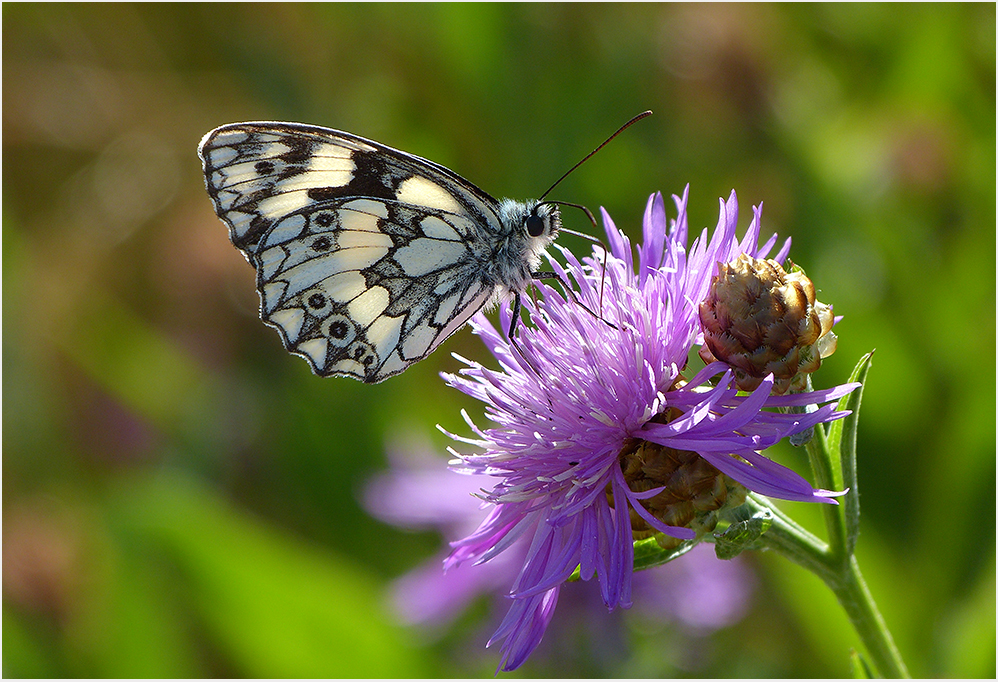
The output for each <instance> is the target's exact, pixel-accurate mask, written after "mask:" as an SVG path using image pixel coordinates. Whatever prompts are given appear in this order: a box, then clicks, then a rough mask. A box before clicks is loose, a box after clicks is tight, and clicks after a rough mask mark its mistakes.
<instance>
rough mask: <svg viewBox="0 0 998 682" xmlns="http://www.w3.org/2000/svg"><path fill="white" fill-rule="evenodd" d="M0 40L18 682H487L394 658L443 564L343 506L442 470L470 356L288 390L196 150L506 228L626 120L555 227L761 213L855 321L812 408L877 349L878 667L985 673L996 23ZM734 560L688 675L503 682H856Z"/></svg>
mask: <svg viewBox="0 0 998 682" xmlns="http://www.w3.org/2000/svg"><path fill="white" fill-rule="evenodd" d="M3 19H4V21H3V45H2V51H3V52H2V54H3V64H2V69H3V95H4V97H3V108H4V116H3V171H4V172H3V198H4V203H3V214H2V217H3V234H2V239H3V306H4V310H3V320H4V327H3V331H4V334H3V398H4V411H3V427H4V440H3V473H4V476H3V493H4V496H3V545H4V557H3V560H4V564H3V569H4V570H3V586H4V592H3V595H4V601H3V626H4V627H3V631H4V635H3V644H4V654H5V655H4V658H3V673H4V674H5V675H8V676H15V677H17V676H23V677H33V676H42V677H66V676H85V677H86V676H93V677H118V676H120V677H132V676H164V677H198V676H253V677H257V676H262V677H286V676H302V677H309V676H320V677H322V676H334V677H342V676H346V677H353V676H356V677H414V676H478V675H484V676H488V675H491V673H492V671H493V670H494V666H495V663H496V661H497V657H496V656H495V653H494V652H491V651H486V650H484V648H483V645H484V641H485V638H486V637H487V635H486V632H487V630H488V626H487V624H483V623H482V622H481V621H482V616H483V614H482V613H481V610H480V609H479V610H477V611H475V612H473V613H472V614H471V615H469V616H467V618H466V619H465V620H464V621H462V626H461V629H462V630H463V631H464V633H467V634H462V633H458V632H452V633H451V634H449V635H448V636H446V637H444V638H443V639H442V640H439V641H436V642H428V641H426V640H425V639H421V638H418V637H414V635H416V634H418V633H412V632H402V631H400V630H399V629H397V628H396V627H395V626H392V625H390V624H389V620H390V616H389V615H387V614H386V613H385V612H384V610H383V607H382V599H383V597H382V591H383V589H384V587H385V585H386V584H387V581H388V580H389V579H390V578H392V577H394V576H397V575H399V574H401V573H403V572H404V571H405V570H407V569H409V568H411V567H413V566H415V565H416V564H417V563H419V562H420V561H421V560H422V559H424V558H425V557H427V556H429V555H430V554H431V553H432V552H433V551H435V549H436V547H437V545H438V543H439V540H438V539H437V538H435V537H434V536H432V535H431V534H406V533H401V532H399V531H396V530H393V529H390V528H387V527H385V526H383V525H381V524H379V523H378V522H376V521H374V520H373V519H371V518H370V517H369V516H367V515H366V514H365V513H363V511H362V510H361V509H360V506H359V504H358V502H357V500H358V497H359V491H360V490H361V489H362V486H363V484H364V482H365V481H366V480H367V479H368V478H369V477H370V476H371V475H372V474H373V473H375V472H376V471H379V470H380V469H381V468H382V467H383V466H384V460H383V456H382V451H383V449H384V445H385V443H386V442H387V441H388V440H390V439H391V438H392V437H394V436H396V435H398V434H400V433H403V432H405V431H409V430H415V431H417V432H420V433H425V434H426V435H427V436H429V437H430V438H433V439H435V440H434V442H435V443H436V445H437V446H438V447H439V448H440V450H441V451H443V448H444V447H446V442H445V441H444V439H443V438H442V437H441V436H439V434H436V433H435V431H434V430H433V425H434V424H436V423H438V422H439V423H441V424H443V425H444V426H445V427H447V428H450V429H452V430H455V431H457V432H463V431H462V428H463V424H462V422H461V421H460V416H459V414H458V413H459V410H460V409H461V408H462V407H463V408H467V409H468V410H469V411H470V413H471V414H472V415H476V414H480V408H479V407H478V406H476V405H474V404H472V403H469V402H468V401H466V400H465V399H464V396H462V395H459V394H457V392H455V391H448V390H447V389H446V388H445V387H444V386H443V385H442V382H441V381H440V380H439V378H438V377H437V373H438V372H439V371H441V370H448V371H453V370H455V369H456V368H457V367H458V365H457V363H456V362H455V361H454V360H453V359H452V358H450V356H449V353H450V352H452V351H453V352H457V353H460V354H461V355H464V356H466V357H472V358H477V359H482V360H484V353H483V352H482V348H481V345H480V344H479V343H478V342H477V339H475V338H474V337H473V336H472V335H471V334H470V333H468V332H462V333H459V334H457V335H456V336H455V337H454V338H452V339H451V340H449V341H448V342H447V343H446V344H445V348H444V349H443V350H441V351H440V352H438V353H435V354H434V355H433V356H431V357H430V358H429V359H427V360H426V361H424V362H421V363H419V364H418V365H417V366H415V367H413V368H411V369H410V370H408V371H407V372H406V373H405V374H403V375H400V376H399V377H396V378H393V379H392V380H390V381H389V382H386V383H385V384H380V385H377V386H363V385H360V384H358V383H356V382H352V381H348V380H345V379H341V380H326V381H323V380H320V379H318V378H316V377H313V376H312V375H311V374H310V373H309V372H308V369H307V367H306V365H305V363H304V362H302V361H300V360H298V359H297V358H293V357H290V356H288V355H287V354H285V353H284V351H283V350H282V349H281V347H280V342H279V341H278V339H277V336H276V334H274V333H273V332H272V331H271V330H269V329H267V328H265V327H264V325H262V324H261V323H260V322H259V320H258V319H256V296H255V292H254V291H253V273H252V271H251V270H250V269H249V268H248V266H247V265H246V264H245V263H244V262H243V261H242V258H241V257H240V256H239V254H238V253H237V252H236V251H235V249H233V248H232V247H231V245H229V244H228V242H227V239H226V235H225V230H224V228H223V227H222V225H221V224H220V223H219V222H218V221H217V219H216V218H215V216H214V215H213V213H212V211H211V207H210V203H209V201H208V199H207V197H206V195H205V193H204V189H203V181H202V179H201V177H200V167H199V164H198V161H197V157H196V146H197V142H198V140H199V139H200V138H201V136H202V135H203V134H204V133H205V132H207V131H208V130H210V129H211V128H213V127H215V126H217V125H220V124H222V123H226V122H232V121H238V120H253V119H284V120H296V121H303V122H308V123H315V124H319V125H327V126H331V127H336V128H341V129H344V130H350V131H352V132H355V133H357V134H360V135H363V136H367V137H371V138H374V139H377V140H380V141H383V142H385V143H387V144H390V145H392V146H396V147H398V148H401V149H405V150H408V151H412V152H414V153H417V154H420V155H422V156H426V157H428V158H431V159H434V160H435V161H438V162H440V163H443V164H445V165H447V166H448V167H450V168H453V169H455V170H456V171H457V172H459V173H461V174H462V175H464V176H465V177H468V178H469V179H471V180H472V181H473V182H475V183H476V184H478V185H480V186H481V187H483V188H485V189H486V190H487V191H489V192H490V193H491V194H494V195H499V196H515V197H527V196H531V195H536V194H538V193H539V192H541V191H543V190H544V189H546V188H547V187H548V186H549V185H550V183H551V182H553V181H554V179H556V178H557V177H558V176H559V175H560V174H561V173H562V172H564V170H566V169H567V168H569V167H570V166H571V165H572V164H573V163H575V161H577V160H578V159H579V158H581V157H582V156H583V155H584V154H585V153H586V152H588V151H589V150H590V149H591V148H592V147H593V146H595V144H597V143H598V142H599V141H601V140H602V139H603V138H604V137H605V136H606V135H607V134H609V133H610V132H611V131H612V130H614V129H615V128H616V127H617V126H619V125H620V124H621V123H623V122H624V121H625V120H627V119H628V118H629V117H630V116H632V115H634V114H635V113H637V112H639V111H642V110H644V109H646V108H650V109H653V110H654V111H655V116H654V117H652V118H651V119H649V120H648V121H643V122H642V123H640V124H639V125H637V126H635V127H634V128H632V129H630V130H628V131H627V133H626V134H624V135H622V136H621V137H619V138H618V139H616V140H615V141H614V143H613V144H612V145H610V146H609V147H607V148H606V149H605V150H604V151H602V152H601V153H600V154H599V155H597V156H596V157H595V158H593V159H592V160H590V161H589V162H588V163H587V164H586V165H585V166H583V167H582V168H580V169H579V170H578V171H577V172H576V173H575V174H573V176H571V177H570V178H569V179H568V180H566V181H565V183H563V184H562V185H561V186H560V187H559V188H558V192H557V194H558V196H557V197H556V198H560V199H566V200H569V201H581V202H583V203H586V204H587V205H589V206H590V207H591V208H596V207H597V206H605V207H607V209H608V210H609V212H610V214H611V215H612V216H613V217H614V220H615V222H616V223H617V225H618V226H620V227H622V228H624V229H625V230H627V231H629V232H630V233H631V235H632V236H635V237H636V236H637V235H638V234H639V226H640V216H641V212H642V211H643V208H644V203H645V200H646V199H647V196H648V195H649V194H650V193H652V192H654V191H659V190H661V191H663V192H664V193H665V194H666V195H668V194H671V193H681V191H682V188H683V187H684V186H685V184H686V183H690V184H691V192H690V198H691V200H690V224H691V228H693V229H699V228H700V227H703V226H711V227H712V226H713V225H714V224H715V222H716V207H717V204H716V197H718V196H725V197H726V196H727V194H728V192H729V191H730V190H731V188H732V187H733V188H735V189H736V190H737V191H738V195H739V199H740V201H741V202H742V216H743V219H742V223H743V225H747V223H748V220H747V218H745V217H744V216H745V215H746V214H747V213H748V207H749V206H750V205H751V204H757V203H759V202H760V201H765V213H764V217H763V228H764V231H766V232H767V233H768V232H769V231H774V230H775V231H778V232H779V233H780V234H781V235H783V236H788V235H789V236H792V237H793V239H794V249H793V252H792V256H793V258H794V260H795V261H796V262H798V263H800V264H801V265H802V266H803V267H804V268H805V269H806V270H807V272H808V274H809V275H811V276H812V278H813V279H814V280H815V282H816V283H817V286H818V287H819V288H820V290H821V295H820V298H821V299H822V300H824V301H828V302H832V303H834V304H835V308H836V312H837V313H839V314H844V315H845V316H846V317H845V320H844V322H843V323H842V324H841V325H840V327H839V328H838V331H839V337H840V341H839V350H838V352H837V354H836V355H835V356H833V357H832V358H831V359H830V360H829V361H827V362H826V363H825V365H824V367H823V370H822V372H821V373H820V375H819V377H818V380H817V381H818V383H819V384H821V385H826V386H827V385H832V384H834V383H839V382H841V381H843V380H845V378H846V377H847V376H848V373H849V371H850V370H851V368H852V366H853V365H854V363H855V362H856V360H857V358H858V357H859V356H860V355H861V354H862V353H864V352H867V351H869V350H871V349H873V348H876V349H877V354H876V356H875V358H874V365H873V370H872V372H871V375H870V381H869V383H868V386H867V387H866V390H865V394H864V404H863V417H862V419H861V421H860V439H859V448H860V449H859V475H860V489H861V492H862V508H863V534H862V536H861V538H860V541H859V549H858V552H859V557H860V560H861V562H862V565H863V570H864V573H865V575H866V576H867V577H868V579H869V581H870V584H871V587H872V589H873V591H874V594H875V595H876V597H877V599H878V603H879V604H880V606H881V608H882V610H883V611H884V614H885V616H886V617H887V620H888V623H889V624H890V625H891V627H892V629H893V631H894V634H895V637H896V639H897V641H898V645H899V647H900V649H901V651H902V654H903V655H904V657H905V659H906V661H907V663H908V665H909V667H910V668H911V670H912V672H913V673H914V674H915V675H917V676H930V677H993V676H994V675H995V667H994V665H995V664H994V641H995V637H994V635H995V630H994V620H993V619H992V618H991V615H992V606H993V605H994V603H995V582H994V575H995V534H994V531H993V530H992V525H991V510H992V506H993V504H994V502H995V498H994V497H993V492H992V487H991V481H992V480H993V479H995V458H994V449H993V448H992V442H991V441H992V437H993V435H994V432H993V430H992V427H991V424H992V421H991V417H992V408H993V407H994V406H995V402H994V401H995V397H994V396H995V394H994V393H993V392H992V390H991V384H990V381H985V382H981V381H980V380H979V377H980V376H985V377H990V376H992V375H993V374H994V373H995V372H994V370H995V365H994V364H993V363H994V356H993V355H992V354H991V352H990V348H991V346H992V345H993V343H994V341H995V337H994V335H993V334H994V333H993V331H992V330H993V329H995V318H994V312H993V311H994V310H995V298H994V292H995V273H996V268H995V264H994V262H993V261H992V260H991V254H992V252H993V251H994V248H993V247H994V246H995V241H994V240H995V231H993V227H994V225H995V194H994V187H995V127H994V121H995V85H994V84H995V7H994V5H937V4H927V5H914V4H893V5H868V4H851V5H665V6H663V5H645V4H642V5H631V4H620V5H604V4H587V5H547V4H529V5H499V4H461V3H455V4H447V5H437V4H419V5H354V4H331V5H304V6H300V5H275V4H254V5H243V4H236V5H202V4H185V5H131V4H115V5H89V4H72V5H66V4H54V3H53V4H48V3H46V4H7V5H4V8H3ZM568 222H569V227H573V228H577V229H580V230H588V229H590V227H589V226H588V225H587V224H586V221H585V220H584V219H583V218H581V216H573V215H571V214H569V216H568ZM564 243H565V244H566V245H567V246H569V247H570V248H572V249H573V250H575V251H576V252H580V251H584V250H586V249H588V248H589V246H588V244H587V243H585V242H583V241H581V240H575V239H573V238H566V239H565V240H564ZM981 347H984V349H985V350H984V351H983V352H984V355H983V356H981V355H980V352H981V351H980V350H979V349H980V348H981ZM971 361H973V362H971ZM776 456H778V457H779V458H780V459H781V461H783V462H785V463H787V464H788V465H790V466H795V467H797V468H799V469H800V467H802V466H805V463H804V460H803V458H802V456H801V454H800V453H796V452H792V451H790V450H789V449H780V450H778V452H777V455H776ZM788 507H789V511H790V513H791V514H792V515H793V516H794V517H795V518H799V519H801V520H802V521H803V522H804V523H805V524H806V525H808V526H809V527H810V528H820V527H821V523H820V519H819V517H818V516H817V514H816V510H814V509H813V508H809V507H807V506H806V505H801V504H794V505H788ZM981 519H983V521H982V520H981ZM755 563H756V567H757V568H758V570H759V572H760V575H761V576H762V577H763V580H762V584H761V585H760V588H759V589H760V591H759V594H758V595H757V599H756V604H755V608H754V610H753V612H752V613H751V614H750V615H749V616H748V618H749V619H750V621H751V623H752V624H753V625H752V627H748V623H743V624H741V625H739V626H736V628H733V629H730V630H726V631H721V632H718V633H716V634H715V635H714V636H713V637H712V638H711V639H710V640H709V644H707V645H704V646H703V647H702V650H698V654H699V659H698V663H697V665H696V666H695V667H692V668H691V667H685V668H684V667H682V666H677V664H676V663H675V661H674V660H673V659H671V658H669V656H667V655H665V654H662V656H661V660H659V659H658V658H656V653H655V652H660V651H662V648H661V647H662V646H663V642H662V641H661V638H662V634H661V633H649V632H647V631H643V630H640V629H637V628H635V629H634V630H633V631H631V632H630V635H629V639H628V640H627V641H626V642H625V643H623V646H625V647H626V650H625V651H624V652H617V658H615V659H613V660H609V659H608V660H607V661H602V662H601V661H600V660H598V657H597V656H596V655H595V654H594V653H593V652H588V651H587V652H584V655H580V657H579V658H578V660H559V661H557V662H556V664H555V662H552V661H551V660H546V659H545V658H544V650H545V646H544V645H542V646H541V648H540V649H539V650H538V652H537V655H535V657H534V659H532V660H531V661H530V662H528V664H527V665H526V666H524V668H523V669H522V670H521V671H519V672H518V673H517V675H516V676H518V675H525V676H530V675H536V676H543V675H548V674H558V675H561V676H607V675H609V676H613V675H614V674H615V672H617V673H619V671H620V670H621V668H620V667H618V663H619V661H620V660H626V659H627V657H628V655H630V656H631V658H632V659H633V662H634V665H635V666H636V667H634V668H633V669H637V670H641V671H642V672H643V673H645V674H649V675H690V674H695V675H701V676H749V677H755V676H779V677H813V676H817V677H825V676H829V675H831V676H836V675H839V676H844V675H848V674H849V665H850V659H849V652H848V649H849V648H850V647H854V646H856V641H855V637H854V636H853V634H852V632H851V630H850V629H849V628H848V626H847V624H846V623H845V622H844V620H843V619H842V618H841V617H840V616H839V615H836V614H838V610H837V607H836V606H835V605H834V603H832V601H831V597H830V595H828V594H826V593H825V592H824V591H823V588H820V586H817V585H816V584H814V581H812V580H811V579H810V577H809V576H807V575H804V574H802V573H801V572H800V571H799V570H798V569H797V568H796V567H794V566H790V565H786V562H778V561H774V560H772V558H770V557H766V556H762V557H757V558H756V562H755ZM603 617H604V616H603V615H602V614H600V613H598V612H594V613H593V615H592V618H593V622H594V623H596V624H597V626H598V623H600V622H601V621H600V620H599V619H600V618H603ZM555 620H556V622H557V620H558V619H557V617H556V619H555ZM556 636H557V635H555V634H551V633H549V640H553V639H554V638H555V637H556ZM414 640H415V641H419V642H421V643H420V644H419V645H417V644H415V643H413V641H414ZM546 643H549V642H546ZM552 646H553V645H552ZM677 646H678V645H677ZM556 650H557V651H559V652H564V651H565V650H566V647H564V646H562V647H560V648H557V649H556ZM580 653H581V652H580ZM614 661H617V662H618V663H614ZM656 665H657V666H659V667H658V668H656V667H655V666H656ZM625 669H626V668H625Z"/></svg>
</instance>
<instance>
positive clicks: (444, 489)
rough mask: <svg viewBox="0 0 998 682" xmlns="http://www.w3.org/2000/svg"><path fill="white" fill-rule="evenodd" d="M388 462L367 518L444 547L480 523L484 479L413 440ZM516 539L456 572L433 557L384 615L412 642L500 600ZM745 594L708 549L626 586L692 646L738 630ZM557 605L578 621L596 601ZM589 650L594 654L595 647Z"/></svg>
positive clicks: (733, 571) (745, 579)
mask: <svg viewBox="0 0 998 682" xmlns="http://www.w3.org/2000/svg"><path fill="white" fill-rule="evenodd" d="M387 454H388V459H389V462H390V464H391V468H390V469H389V470H388V471H385V472H383V473H381V474H378V475H377V476H376V477H374V478H373V479H372V480H371V481H370V482H369V483H368V485H367V486H366V487H365V490H364V496H363V502H364V506H365V507H366V508H367V509H368V511H369V512H370V513H371V514H372V515H373V516H375V517H376V518H378V519H381V520H382V521H384V522H386V523H389V524H391V525H394V526H397V527H401V528H411V529H423V530H426V529H429V530H436V531H438V532H440V533H441V534H442V535H443V536H444V538H446V539H447V540H455V539H457V538H459V537H461V536H463V535H465V534H467V533H469V532H471V531H472V530H474V529H475V528H476V527H477V526H478V525H479V524H480V523H481V521H482V520H483V519H484V518H485V515H486V511H485V510H484V509H483V506H485V505H483V503H482V501H481V500H479V499H477V498H476V497H474V495H473V493H474V492H476V491H477V490H479V489H480V488H481V487H482V486H484V485H487V484H488V482H489V477H487V476H475V475H472V476H455V475H454V473H453V472H451V471H448V470H447V469H446V468H444V467H441V464H442V460H441V459H440V458H439V457H438V456H436V455H435V454H434V453H433V450H432V448H431V446H430V445H429V444H428V443H426V442H424V441H423V440H422V439H419V438H415V437H413V438H407V439H405V441H404V442H402V441H400V442H398V443H393V444H390V445H389V447H388V449H387ZM525 539H526V538H521V539H520V540H518V541H517V542H516V543H514V546H513V547H511V548H510V549H509V550H507V551H505V552H503V553H502V554H500V555H499V556H497V557H496V558H495V559H494V560H493V561H489V562H487V563H484V564H480V565H475V564H472V563H464V564H462V565H460V566H455V567H453V568H452V569H451V570H449V571H447V572H446V573H445V572H444V571H443V566H442V564H443V560H444V559H445V557H446V554H447V552H445V553H443V554H440V555H437V556H435V557H433V558H432V559H430V560H428V561H427V562H425V563H423V564H422V565H420V566H418V567H416V568H415V569H413V570H412V571H410V572H409V573H406V574H405V575H403V576H401V577H400V578H398V579H397V580H396V581H395V582H394V583H393V584H392V586H391V590H390V599H391V605H392V608H393V610H394V611H395V613H396V614H397V615H398V616H399V618H400V620H401V621H402V622H403V623H405V624H406V625H410V626H418V632H419V634H421V635H423V636H427V635H429V636H435V635H436V634H438V633H440V632H442V629H443V628H444V627H445V626H447V625H449V624H450V623H451V622H453V620H454V619H455V618H457V617H458V616H459V615H460V614H461V613H462V612H463V611H464V610H465V609H466V608H467V607H468V606H469V605H470V604H471V603H472V601H473V600H474V599H476V598H477V597H479V596H481V595H493V594H495V595H498V594H499V593H500V592H505V590H506V588H508V586H509V584H510V582H511V581H512V580H514V579H515V578H516V576H517V574H518V573H519V570H520V567H521V566H522V565H523V560H524V558H525V556H526V553H527V549H528V547H529V544H528V543H527V542H525V541H524V540H525ZM448 551H449V548H448ZM752 588H753V579H752V575H751V573H750V571H749V570H748V569H747V568H746V567H745V566H743V565H742V564H741V562H740V561H739V559H738V558H736V559H735V560H734V561H721V560H719V559H717V558H716V557H715V556H714V552H713V551H711V550H709V549H708V548H707V547H696V548H694V550H693V551H692V552H689V553H688V554H686V555H684V557H683V560H682V561H674V562H671V563H669V564H667V565H665V566H661V567H658V568H656V569H655V570H649V571H643V572H641V573H639V574H638V575H636V576H635V580H634V592H635V595H636V597H637V598H636V600H635V601H636V605H639V606H640V607H642V608H641V609H640V615H641V617H642V618H643V619H644V621H645V622H658V623H676V624H677V625H678V626H680V628H681V631H682V632H683V633H685V634H686V635H687V636H689V637H693V638H696V637H701V636H705V635H707V634H709V633H710V632H713V631H714V630H716V629H718V628H721V627H725V626H728V625H731V624H733V623H735V622H737V621H738V620H739V619H740V618H741V617H742V616H743V615H744V613H745V609H746V608H747V604H748V600H749V595H750V594H751V591H752ZM562 596H563V597H565V598H568V600H569V602H568V603H565V600H564V599H563V600H562V601H563V603H562V607H563V608H565V607H566V606H567V607H568V608H570V609H572V610H573V612H574V613H577V614H580V616H581V615H582V614H586V613H588V611H589V609H591V608H592V607H593V606H594V605H595V602H596V601H597V600H593V599H591V598H590V597H589V596H588V595H585V594H583V593H580V592H579V591H575V592H574V593H568V594H566V595H562ZM572 597H574V599H572ZM501 601H502V602H504V601H505V600H501ZM591 615H592V614H589V616H591ZM558 624H559V623H556V624H555V625H558ZM618 625H619V623H618ZM605 627H612V625H609V624H607V625H606V626H605ZM566 630H568V631H566V632H565V633H564V636H565V639H566V640H567V642H566V644H565V646H566V647H567V648H571V647H573V646H577V645H578V634H577V633H575V632H572V631H570V629H569V628H566ZM599 633H600V634H599V635H598V639H599V640H602V639H604V635H605V634H606V633H605V629H604V625H603V624H601V625H600V626H599ZM591 644H592V646H593V647H594V648H598V647H599V646H600V642H599V641H593V642H591Z"/></svg>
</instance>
